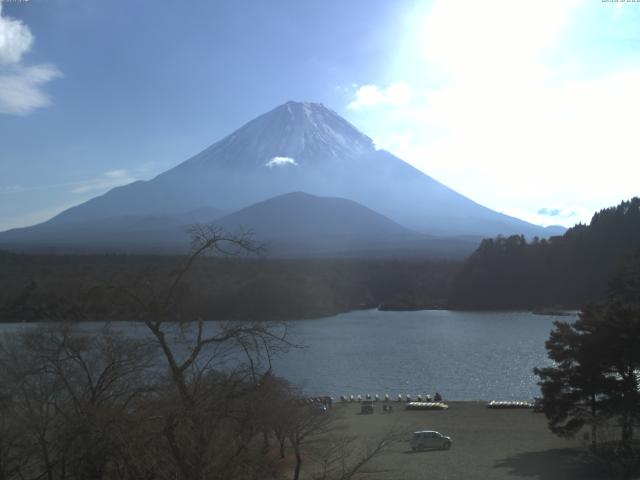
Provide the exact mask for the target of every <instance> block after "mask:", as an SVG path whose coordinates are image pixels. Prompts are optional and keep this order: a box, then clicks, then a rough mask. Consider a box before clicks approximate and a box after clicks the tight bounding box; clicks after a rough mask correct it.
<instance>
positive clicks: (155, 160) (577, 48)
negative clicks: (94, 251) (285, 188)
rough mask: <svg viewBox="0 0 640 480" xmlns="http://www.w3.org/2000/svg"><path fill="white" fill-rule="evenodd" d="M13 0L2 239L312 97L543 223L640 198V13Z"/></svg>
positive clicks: (2, 123) (405, 153)
mask: <svg viewBox="0 0 640 480" xmlns="http://www.w3.org/2000/svg"><path fill="white" fill-rule="evenodd" d="M0 5H1V6H2V11H1V17H0V229H5V228H11V227H15V226H23V225H30V224H33V223H36V222H38V221H42V220H46V219H47V218H49V217H51V216H52V215H54V214H55V213H57V212H59V211H61V210H63V209H65V208H67V207H69V206H71V205H74V204H77V203H80V202H82V201H85V200H87V199H88V198H91V197H93V196H95V195H98V194H101V193H104V192H105V191H106V190H108V189H109V188H111V187H113V186H116V185H120V184H124V183H128V182H130V181H132V180H135V179H148V178H151V177H153V176H154V175H156V174H157V173H160V172H161V171H163V170H166V169H167V168H170V167H172V166H174V165H176V164H178V163H180V162H181V161H183V160H186V159H187V158H188V157H190V156H191V155H193V154H195V153H197V152H199V151H200V150H202V149H203V148H205V147H206V146H208V145H210V144H211V143H213V142H214V141H216V140H218V139H219V138H221V137H222V136H224V135H226V134H228V133H230V132H231V131H232V130H234V129H235V128H237V127H239V126H241V125H242V124H243V123H245V122H246V121H248V120H250V119H251V118H253V117H255V116H257V115H259V114H261V113H264V112H265V111H267V110H270V109H271V108H273V107H275V106H277V105H279V104H281V103H283V102H285V101H287V100H292V99H293V100H306V101H316V102H322V103H324V104H325V105H327V106H329V107H330V108H332V109H334V110H335V111H337V112H338V113H339V114H341V115H343V116H345V117H346V118H347V119H349V120H350V121H351V122H352V123H354V124H355V125H356V126H357V127H358V128H360V129H361V130H362V131H363V132H365V133H366V134H368V135H369V136H371V137H372V138H373V139H374V140H375V141H376V143H377V144H378V145H379V146H380V147H382V148H386V149H388V150H390V151H392V152H393V153H395V154H397V155H398V156H400V157H401V158H403V159H405V160H407V161H409V162H410V163H412V164H414V165H415V166H417V167H418V168H420V169H422V170H423V171H425V172H426V173H428V174H430V175H431V176H433V177H435V178H436V179H438V180H440V181H442V182H443V183H445V184H447V185H449V186H451V187H452V188H454V189H456V190H458V191H460V192H461V193H463V194H465V195H467V196H469V197H470V198H472V199H474V200H476V201H478V202H479V203H482V204H484V205H486V206H489V207H491V208H493V209H496V210H498V211H502V212H506V213H510V214H513V215H516V216H519V217H521V218H524V219H526V220H530V221H534V222H536V223H540V224H564V225H572V224H574V223H576V222H577V221H588V219H589V218H590V215H591V214H592V213H593V212H594V211H595V210H598V209H600V208H603V207H606V206H610V205H613V204H616V203H618V202H619V201H620V200H623V199H626V198H629V197H631V196H633V195H637V194H638V193H640V192H638V187H637V185H638V182H637V178H638V173H640V167H638V165H639V164H640V162H639V161H638V160H640V159H639V158H638V156H639V155H638V151H639V147H638V144H637V138H638V122H637V112H638V111H640V3H627V2H601V1H600V0H593V1H591V0H584V1H582V2H578V1H573V0H567V1H562V0H555V1H546V0H537V1H536V2H514V1H512V0H495V1H492V2H477V1H471V0H469V1H464V0H461V1H456V2H451V1H446V0H434V1H394V2H382V1H381V2H371V1H349V2H344V1H335V0H326V1H323V2H300V1H299V0H298V1H284V0H283V1H274V2H264V1H257V0H256V1H234V2H212V1H205V0H202V1H200V0H191V1H189V2H176V1H172V2H166V1H163V0H137V1H135V2H133V1H131V2H109V1H104V0H31V1H27V2H24V1H22V2H20V1H13V2H9V1H6V0H5V1H4V2H2V3H0Z"/></svg>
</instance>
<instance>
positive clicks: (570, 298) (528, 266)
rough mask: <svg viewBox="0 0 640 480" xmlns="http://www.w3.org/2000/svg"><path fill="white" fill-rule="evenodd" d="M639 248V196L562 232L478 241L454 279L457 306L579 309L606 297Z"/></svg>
mask: <svg viewBox="0 0 640 480" xmlns="http://www.w3.org/2000/svg"><path fill="white" fill-rule="evenodd" d="M638 249H640V198H637V197H636V198H633V199H631V200H629V201H625V202H622V203H621V204H620V205H618V206H616V207H611V208H607V209H604V210H602V211H600V212H598V213H596V214H595V215H594V216H593V218H592V220H591V223H590V224H589V225H577V226H575V227H573V228H571V229H569V230H568V231H567V232H566V233H565V234H564V235H563V236H558V237H551V238H550V239H549V240H544V239H543V240H537V239H536V240H534V241H532V242H527V241H526V240H525V239H524V238H523V237H521V236H511V237H508V238H506V237H498V238H495V239H488V240H483V241H482V243H481V245H480V247H479V248H478V249H477V250H476V252H474V254H473V255H472V256H471V257H470V258H469V259H468V260H467V261H466V262H465V263H464V265H463V267H462V269H461V270H460V272H459V273H458V275H457V277H456V279H455V281H454V282H453V286H452V291H451V294H450V304H451V305H452V306H454V307H456V308H470V309H475V308H482V309H493V308H496V309H503V308H513V309H520V308H523V309H535V308H539V307H567V308H578V307H580V306H582V305H583V304H584V303H585V302H589V301H595V300H597V299H599V298H602V296H603V295H605V293H606V291H607V287H608V282H609V279H610V278H611V276H612V274H614V273H615V272H616V271H618V270H619V269H620V268H621V267H622V266H623V265H624V264H625V263H626V262H627V261H628V260H629V259H630V258H631V256H632V255H633V254H634V253H635V252H636V251H637V250H638Z"/></svg>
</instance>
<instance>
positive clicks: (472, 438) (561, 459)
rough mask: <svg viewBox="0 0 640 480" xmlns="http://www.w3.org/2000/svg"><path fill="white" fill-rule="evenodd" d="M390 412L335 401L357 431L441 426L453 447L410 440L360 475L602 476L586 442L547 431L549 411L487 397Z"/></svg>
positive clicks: (362, 434)
mask: <svg viewBox="0 0 640 480" xmlns="http://www.w3.org/2000/svg"><path fill="white" fill-rule="evenodd" d="M392 405H393V407H394V411H393V413H391V414H387V413H382V404H381V403H375V404H374V408H375V413H374V414H372V415H360V414H359V411H360V405H359V404H338V405H335V406H334V413H335V414H337V417H338V418H339V420H336V421H337V422H338V423H339V424H340V426H341V427H343V428H344V430H345V431H346V432H347V433H348V434H350V435H357V436H358V437H359V438H361V439H371V441H372V442H373V441H375V439H376V438H379V437H380V436H381V435H384V433H385V432H388V431H389V430H390V429H391V428H395V429H398V430H401V431H403V432H404V431H406V432H408V433H407V435H406V439H407V440H408V439H409V438H410V433H409V432H412V431H414V430H437V431H439V432H441V433H443V434H445V435H448V436H450V437H451V439H452V441H453V446H452V447H451V449H450V450H446V451H424V452H416V453H414V452H412V451H411V448H410V447H409V443H408V441H403V442H400V443H399V444H396V445H394V446H393V447H392V448H391V449H390V450H389V451H388V452H387V453H385V454H384V455H382V456H380V457H378V458H376V459H375V460H374V461H373V462H372V463H371V464H369V465H368V466H367V468H366V471H365V474H364V475H362V476H361V478H367V479H372V480H373V479H375V480H378V479H389V480H390V479H398V480H399V479H407V480H417V479H423V478H424V479H430V480H431V479H465V480H469V479H514V478H527V479H540V480H571V479H581V480H587V479H600V478H606V476H602V475H600V476H599V475H598V473H597V471H596V470H595V469H594V468H593V467H592V466H589V465H588V464H587V463H585V462H584V461H582V460H581V459H582V458H583V452H584V449H583V448H582V441H581V440H565V439H561V438H558V437H556V436H555V435H553V434H552V433H551V432H550V431H549V430H548V428H547V423H546V419H545V417H544V415H543V414H539V413H533V412H532V411H531V410H490V409H487V408H486V404H485V403H483V402H450V403H449V409H448V410H444V411H406V410H404V406H403V405H402V404H400V403H395V402H394V403H392Z"/></svg>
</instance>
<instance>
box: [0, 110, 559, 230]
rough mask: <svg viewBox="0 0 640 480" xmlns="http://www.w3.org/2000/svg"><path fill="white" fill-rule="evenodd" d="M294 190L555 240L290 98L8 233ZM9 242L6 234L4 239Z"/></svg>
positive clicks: (429, 221)
mask: <svg viewBox="0 0 640 480" xmlns="http://www.w3.org/2000/svg"><path fill="white" fill-rule="evenodd" d="M296 191H297V192H306V193H309V194H312V195H317V196H323V197H340V198H344V199H349V200H353V201H355V202H358V203H360V204H362V205H364V206H366V207H368V208H370V209H372V210H375V211H376V212H378V213H380V214H382V215H384V216H386V217H388V218H390V219H391V220H393V221H395V222H397V223H400V224H401V225H403V226H404V227H407V228H409V229H412V230H415V231H417V232H420V233H424V234H431V235H440V236H449V237H450V236H460V235H472V236H495V235H498V234H502V235H509V234H514V233H518V234H520V233H522V234H525V235H527V236H530V237H532V236H534V235H537V236H540V237H546V236H548V235H549V231H547V230H545V229H544V228H542V227H539V226H537V225H533V224H530V223H527V222H524V221H522V220H519V219H516V218H513V217H510V216H507V215H503V214H501V213H498V212H495V211H492V210H490V209H488V208H485V207H483V206H481V205H479V204H477V203H475V202H473V201H472V200H470V199H468V198H466V197H464V196H463V195H460V194H458V193H457V192H455V191H453V190H451V189H450V188H448V187H446V186H445V185H443V184H441V183H439V182H437V181H436V180H434V179H433V178H431V177H429V176H428V175H426V174H424V173H423V172H421V171H419V170H417V169H415V168H414V167H412V166H410V165H409V164H407V163H406V162H404V161H402V160H401V159H399V158H397V157H395V156H394V155H392V154H390V153H388V152H385V151H383V150H376V149H375V147H374V144H373V142H372V141H371V139H370V138H368V137H367V136H366V135H364V134H362V133H361V132H359V131H358V130H357V129H356V128H355V127H354V126H353V125H351V124H350V123H348V122H347V121H346V120H344V119H343V118H341V117H340V116H339V115H337V114H336V113H334V112H333V111H331V110H329V109H327V108H326V107H324V106H323V105H321V104H315V103H297V102H288V103H286V104H284V105H281V106H279V107H277V108H275V109H274V110H272V111H270V112H268V113H266V114H264V115H261V116H259V117H258V118H256V119H254V120H252V121H250V122H249V123H247V124H246V125H244V126H243V127H241V128H240V129H238V130H236V131H235V132H233V133H232V134H231V135H229V136H227V137H225V138H223V139H222V140H220V141H219V142H217V143H215V144H213V145H212V146H210V147H209V148H207V149H205V150H204V151H202V152H201V153H199V154H197V155H195V156H194V157H192V158H191V159H189V160H187V161H185V162H183V163H181V164H179V165H178V166H176V167H174V168H172V169H170V170H168V171H166V172H164V173H162V174H160V175H158V176H157V177H155V178H154V179H152V180H149V181H138V182H134V183H131V184H129V185H126V186H122V187H117V188H114V189H112V190H110V191H109V192H107V193H106V194H104V195H102V196H99V197H96V198H93V199H91V200H89V201H87V202H85V203H83V204H81V205H78V206H76V207H73V208H70V209H68V210H66V211H64V212H62V213H60V214H59V215H57V216H56V217H54V218H52V219H51V220H49V221H48V222H44V223H43V224H41V225H39V226H36V227H33V228H34V230H30V229H22V230H20V232H17V231H14V232H12V233H11V235H9V237H11V239H12V241H17V242H20V241H21V240H20V238H27V237H30V236H37V235H38V231H40V232H42V231H45V230H47V229H50V228H52V226H54V225H55V226H57V227H58V228H59V232H60V235H61V237H60V238H61V239H62V236H64V235H63V231H64V228H65V227H64V225H67V226H69V227H70V226H71V224H76V223H77V222H86V221H90V222H96V221H99V220H101V219H113V218H121V217H124V216H135V217H155V218H168V217H171V218H177V219H179V218H181V217H182V216H183V215H185V214H186V212H189V211H192V210H193V209H196V208H199V207H200V206H202V205H212V206H215V207H216V208H218V209H221V210H224V211H237V210H239V209H242V208H244V207H247V206H249V205H252V204H254V203H256V202H261V201H264V200H267V199H269V198H272V197H275V196H278V195H282V194H285V193H288V192H296ZM184 223H188V222H184ZM43 229H44V230H43ZM122 233H126V232H122ZM68 235H69V238H72V236H73V232H72V231H71V230H69V232H68ZM21 236H24V237H21ZM7 238H8V237H7V235H6V234H0V243H6V242H7Z"/></svg>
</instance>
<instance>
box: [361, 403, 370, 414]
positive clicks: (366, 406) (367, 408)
mask: <svg viewBox="0 0 640 480" xmlns="http://www.w3.org/2000/svg"><path fill="white" fill-rule="evenodd" d="M360 413H362V414H369V413H373V402H372V401H371V400H365V401H364V402H362V405H361V406H360Z"/></svg>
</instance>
